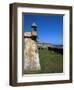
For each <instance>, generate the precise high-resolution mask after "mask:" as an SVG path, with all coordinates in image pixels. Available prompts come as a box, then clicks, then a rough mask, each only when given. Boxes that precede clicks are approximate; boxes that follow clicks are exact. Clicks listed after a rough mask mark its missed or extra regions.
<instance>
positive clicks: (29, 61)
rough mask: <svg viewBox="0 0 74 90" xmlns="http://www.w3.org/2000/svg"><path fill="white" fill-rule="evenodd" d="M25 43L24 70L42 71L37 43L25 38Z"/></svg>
mask: <svg viewBox="0 0 74 90" xmlns="http://www.w3.org/2000/svg"><path fill="white" fill-rule="evenodd" d="M29 35H30V34H29ZM24 43H25V44H24V70H26V71H36V70H40V62H39V54H38V48H37V44H36V42H35V41H34V40H32V39H31V38H25V39H24Z"/></svg>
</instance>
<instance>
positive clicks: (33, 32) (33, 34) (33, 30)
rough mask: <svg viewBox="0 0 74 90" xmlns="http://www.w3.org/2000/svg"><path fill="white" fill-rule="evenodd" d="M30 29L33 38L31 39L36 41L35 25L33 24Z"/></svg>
mask: <svg viewBox="0 0 74 90" xmlns="http://www.w3.org/2000/svg"><path fill="white" fill-rule="evenodd" d="M31 27H32V32H31V33H32V36H33V37H32V39H33V40H35V41H37V25H36V23H35V22H33V23H32V26H31Z"/></svg>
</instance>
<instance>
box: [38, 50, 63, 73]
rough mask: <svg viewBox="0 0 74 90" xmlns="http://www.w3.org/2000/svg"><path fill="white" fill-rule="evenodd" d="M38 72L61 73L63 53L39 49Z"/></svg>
mask: <svg viewBox="0 0 74 90" xmlns="http://www.w3.org/2000/svg"><path fill="white" fill-rule="evenodd" d="M39 57H40V65H41V71H40V73H61V72H63V55H61V54H59V53H56V52H54V51H49V50H47V49H42V50H39Z"/></svg>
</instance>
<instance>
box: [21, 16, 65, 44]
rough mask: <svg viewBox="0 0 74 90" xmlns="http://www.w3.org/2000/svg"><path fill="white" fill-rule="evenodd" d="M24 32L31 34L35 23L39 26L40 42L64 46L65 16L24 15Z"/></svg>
mask: <svg viewBox="0 0 74 90" xmlns="http://www.w3.org/2000/svg"><path fill="white" fill-rule="evenodd" d="M23 22H24V24H23V27H24V32H31V30H32V29H31V25H32V23H33V22H35V23H36V24H37V33H38V40H39V41H40V42H45V43H52V44H56V45H60V44H61V45H62V44H63V16H62V15H43V14H23Z"/></svg>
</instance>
